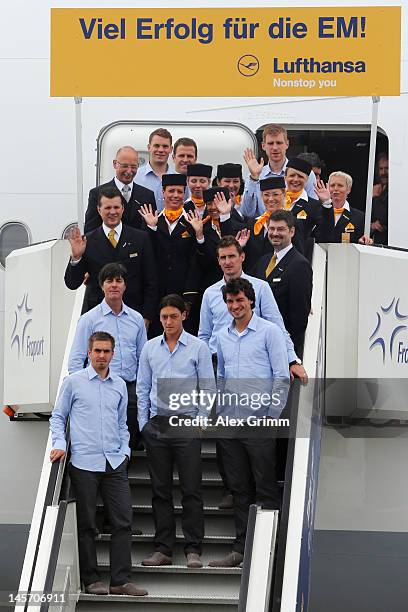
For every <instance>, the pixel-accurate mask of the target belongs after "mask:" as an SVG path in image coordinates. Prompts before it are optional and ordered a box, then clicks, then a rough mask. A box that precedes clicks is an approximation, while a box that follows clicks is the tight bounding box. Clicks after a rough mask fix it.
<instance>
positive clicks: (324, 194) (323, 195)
mask: <svg viewBox="0 0 408 612" xmlns="http://www.w3.org/2000/svg"><path fill="white" fill-rule="evenodd" d="M314 190H315V193H316V195H317V197H318V198H319V200H320V201H321V202H327V201H328V200H330V199H331V198H330V191H329V183H326V185H325V184H324V181H322V179H317V181H316V185H315V187H314Z"/></svg>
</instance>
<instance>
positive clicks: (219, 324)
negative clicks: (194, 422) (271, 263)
mask: <svg viewBox="0 0 408 612" xmlns="http://www.w3.org/2000/svg"><path fill="white" fill-rule="evenodd" d="M217 254H218V263H219V265H220V267H221V270H222V272H223V274H224V276H223V278H222V279H221V280H220V281H218V282H217V283H214V285H212V286H211V287H208V289H206V291H205V292H204V296H203V302H202V305H201V315H200V328H199V330H198V337H199V338H201V339H202V340H204V342H206V343H207V344H208V346H209V348H210V351H211V353H212V354H215V353H216V350H217V335H218V333H219V331H220V330H221V329H223V328H224V327H227V326H228V325H229V323H230V322H231V315H230V313H229V312H228V309H227V307H226V305H225V303H224V300H223V299H222V287H223V286H224V285H225V284H226V282H228V281H229V280H232V279H234V278H245V279H247V280H248V281H249V282H250V283H251V284H252V285H253V287H254V290H255V295H256V301H255V313H256V314H257V315H258V316H259V317H262V318H263V319H266V320H267V321H271V322H272V323H276V325H277V326H278V327H279V328H280V329H281V330H282V332H283V334H284V337H285V341H286V347H287V357H288V363H289V365H290V368H291V372H292V374H293V375H295V376H299V377H300V378H301V379H302V380H303V381H304V382H306V380H307V374H306V371H305V369H304V368H303V366H302V365H300V360H299V359H298V357H297V355H296V352H295V350H294V347H293V342H292V340H291V338H290V336H289V334H288V332H287V331H286V329H285V326H284V323H283V319H282V315H281V314H280V312H279V309H278V306H277V304H276V301H275V298H274V297H273V293H272V290H271V288H270V286H269V285H268V283H267V282H266V281H264V280H260V279H258V278H255V277H253V276H249V275H248V274H245V273H244V272H243V271H242V264H243V262H244V259H245V253H244V251H243V248H242V247H241V245H240V244H239V242H238V241H237V239H236V238H234V237H233V236H225V237H223V238H221V240H220V242H219V243H218V246H217Z"/></svg>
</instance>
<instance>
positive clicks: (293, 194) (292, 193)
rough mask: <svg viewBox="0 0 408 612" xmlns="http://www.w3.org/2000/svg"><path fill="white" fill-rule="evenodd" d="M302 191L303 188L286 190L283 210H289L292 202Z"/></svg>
mask: <svg viewBox="0 0 408 612" xmlns="http://www.w3.org/2000/svg"><path fill="white" fill-rule="evenodd" d="M302 192H303V189H302V190H301V191H287V192H286V202H285V210H289V209H290V208H292V205H293V202H294V201H295V200H297V199H298V198H299V197H300V196H301V195H302Z"/></svg>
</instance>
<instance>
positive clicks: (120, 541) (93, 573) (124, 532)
mask: <svg viewBox="0 0 408 612" xmlns="http://www.w3.org/2000/svg"><path fill="white" fill-rule="evenodd" d="M69 474H70V477H71V483H72V486H73V489H74V494H75V497H76V502H77V504H76V508H77V523H78V542H79V564H80V568H81V580H82V582H83V583H84V585H85V586H87V585H88V584H91V583H92V582H97V581H98V580H100V576H99V572H98V563H97V559H96V547H95V528H96V523H95V515H96V501H97V493H98V490H99V491H100V493H101V496H102V500H103V503H104V508H105V512H107V515H108V519H109V522H110V524H111V526H112V535H111V540H110V568H111V581H110V584H111V586H120V585H122V584H125V583H126V582H130V578H131V571H132V559H131V553H130V549H131V536H132V502H131V499H130V489H129V481H128V475H127V459H126V460H125V461H124V462H123V463H121V464H120V465H119V466H118V467H117V468H116V470H114V469H113V468H112V467H111V466H110V464H109V463H108V462H106V470H105V472H90V471H88V470H81V469H79V468H76V467H74V466H73V465H71V464H70V466H69Z"/></svg>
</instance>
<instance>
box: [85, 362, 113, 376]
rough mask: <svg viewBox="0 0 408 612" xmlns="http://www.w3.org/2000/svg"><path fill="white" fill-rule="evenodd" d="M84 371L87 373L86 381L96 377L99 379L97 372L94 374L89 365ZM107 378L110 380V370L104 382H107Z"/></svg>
mask: <svg viewBox="0 0 408 612" xmlns="http://www.w3.org/2000/svg"><path fill="white" fill-rule="evenodd" d="M86 369H87V372H88V379H89V380H93V379H94V378H96V377H98V378H100V377H99V374H98V372H96V371H95V370H94V368H93V367H92V364H89V366H88V367H87V368H86ZM108 378H112V377H111V373H110V370H108V375H107V377H106V378H105V379H104V380H108Z"/></svg>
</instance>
